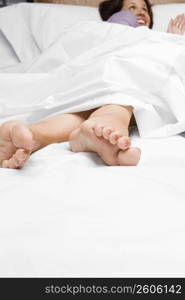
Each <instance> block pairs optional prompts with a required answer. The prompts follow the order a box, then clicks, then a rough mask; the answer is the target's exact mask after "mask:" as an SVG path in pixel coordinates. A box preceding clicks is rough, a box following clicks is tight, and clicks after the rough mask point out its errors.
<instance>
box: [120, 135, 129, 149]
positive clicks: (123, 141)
mask: <svg viewBox="0 0 185 300" xmlns="http://www.w3.org/2000/svg"><path fill="white" fill-rule="evenodd" d="M130 144H131V143H130V139H129V137H128V136H122V137H120V138H119V139H118V141H117V146H118V148H119V149H122V150H125V149H127V148H129V147H130Z"/></svg>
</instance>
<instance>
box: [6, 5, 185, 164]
mask: <svg viewBox="0 0 185 300" xmlns="http://www.w3.org/2000/svg"><path fill="white" fill-rule="evenodd" d="M122 10H124V11H123V13H125V10H126V11H129V13H128V12H127V14H126V15H123V16H122V17H124V16H125V19H124V18H121V22H120V21H119V20H120V15H119V13H118V15H114V14H115V13H117V12H119V11H122ZM100 14H101V17H102V19H103V20H108V21H109V22H116V23H123V24H128V25H130V26H147V27H149V28H151V27H152V24H153V19H152V11H151V7H150V5H149V3H148V2H147V0H117V1H116V0H109V1H105V2H103V3H102V4H101V5H100ZM112 15H114V16H113V17H112ZM110 17H112V18H110ZM167 31H168V32H170V33H176V34H183V33H184V31H185V17H184V15H179V16H177V17H176V18H175V19H174V20H171V21H170V23H169V26H168V29H167ZM132 110H133V109H132V107H129V106H121V105H110V104H109V105H104V106H102V107H99V108H97V109H94V110H91V111H85V112H80V113H70V114H63V115H58V116H56V117H52V118H49V119H47V120H44V121H40V122H37V123H34V124H31V125H29V126H27V125H24V124H22V123H20V122H17V121H8V122H5V123H4V124H2V125H1V126H0V166H1V167H3V168H21V167H23V165H24V164H25V162H26V161H27V160H28V159H29V157H30V154H31V153H32V152H35V151H37V150H39V149H41V148H43V147H45V146H47V145H49V144H52V143H59V142H65V141H70V146H71V149H72V151H74V152H87V151H88V152H96V153H98V154H99V156H100V157H101V158H102V160H103V161H104V162H105V163H106V164H107V165H111V166H117V165H122V166H135V165H137V164H138V162H139V159H140V149H138V148H133V147H131V145H130V144H131V143H130V139H129V136H128V127H129V124H130V122H131V118H132Z"/></svg>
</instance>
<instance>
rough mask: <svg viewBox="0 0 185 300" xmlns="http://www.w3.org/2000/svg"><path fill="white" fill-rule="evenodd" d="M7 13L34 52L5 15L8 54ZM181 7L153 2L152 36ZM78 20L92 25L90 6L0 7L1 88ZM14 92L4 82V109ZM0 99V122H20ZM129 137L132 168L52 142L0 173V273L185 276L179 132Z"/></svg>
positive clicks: (184, 149) (184, 164)
mask: <svg viewBox="0 0 185 300" xmlns="http://www.w3.org/2000/svg"><path fill="white" fill-rule="evenodd" d="M10 10H11V13H12V14H13V11H15V10H19V11H24V18H25V19H24V20H26V19H29V20H31V23H29V24H31V25H30V26H32V29H33V30H35V33H37V45H36V46H34V47H33V44H32V41H31V40H30V39H31V37H30V36H28V35H27V32H26V30H27V27H26V26H24V23H22V21H21V22H20V23H19V22H17V20H15V19H12V18H11V20H12V21H13V20H15V24H16V26H15V28H11V33H12V36H11V38H12V40H14V42H16V43H17V41H19V43H18V45H19V47H17V48H16V53H15V52H14V51H13V50H12V48H11V47H10V45H9V42H8V41H7V40H6V41H5V37H4V34H2V30H5V29H6V30H8V22H7V19H6V16H7V13H8V14H9V13H10ZM182 11H185V4H183V3H181V4H165V5H154V6H153V12H154V30H156V31H164V30H165V29H166V26H167V24H168V20H169V18H170V17H173V16H175V15H177V14H178V13H181V12H182ZM11 13H10V16H11ZM79 19H80V20H81V21H84V22H86V21H87V20H92V21H97V20H99V15H98V10H97V8H96V7H88V6H75V5H69V6H68V5H62V4H39V3H37V4H28V3H21V4H18V5H15V6H11V7H7V8H3V9H0V29H1V31H0V34H1V35H0V43H1V44H2V45H1V44H0V48H1V56H0V71H1V74H0V81H1V82H2V80H4V77H6V78H7V86H8V80H11V76H13V75H15V74H16V73H17V72H19V73H20V74H22V76H23V77H24V72H25V66H27V64H28V63H29V62H30V59H33V58H35V57H36V56H37V55H38V53H39V51H40V49H44V48H46V47H47V46H48V43H52V39H54V35H55V37H56V35H57V34H59V30H58V29H59V28H60V30H65V28H66V26H68V25H71V22H74V23H75V22H77V20H79ZM161 20H163V22H162V23H161ZM4 24H6V26H5V25H4ZM49 25H50V26H49ZM38 28H40V30H39V32H38ZM14 30H15V31H14ZM3 32H4V31H3ZM18 32H21V34H18ZM41 33H45V34H43V35H42V36H41ZM25 36H26V37H27V39H26V41H25V40H23V37H25ZM25 45H26V46H28V45H30V49H31V50H30V52H29V53H28V52H26V50H25ZM26 49H27V48H26ZM20 56H21V58H22V59H23V61H20ZM46 72H48V70H46ZM37 76H39V72H38V74H37ZM10 82H12V81H10ZM16 88H17V87H16V85H15V86H13V84H12V85H11V93H10V94H11V97H10V98H11V100H12V102H13V101H14V103H13V104H14V106H13V107H14V109H15V106H16V105H17V106H19V99H16V97H15V99H14V97H13V95H14V93H15V91H16ZM25 89H26V90H29V85H26V88H25ZM23 95H24V96H25V93H23ZM28 97H29V92H28ZM16 101H17V102H16ZM0 103H1V106H0V108H1V122H3V121H4V120H6V119H10V118H12V119H14V118H19V119H20V118H21V117H22V115H21V113H20V112H16V110H14V113H12V112H11V114H9V115H8V114H7V115H6V116H4V115H3V112H4V111H6V110H5V109H4V107H5V106H6V105H5V103H4V102H3V97H2V94H1V102H0ZM48 105H49V104H48ZM32 117H33V116H32ZM40 117H42V116H40ZM32 120H34V119H32ZM131 136H132V140H133V141H135V142H137V143H139V144H142V149H143V156H142V163H141V164H139V165H138V166H137V167H110V166H105V165H104V163H103V162H102V160H101V159H100V158H99V157H98V156H97V155H96V154H95V153H73V152H71V151H70V148H69V144H68V143H61V144H52V145H49V146H47V147H45V148H43V149H41V150H39V151H37V152H35V153H33V154H32V156H31V158H30V160H29V161H28V162H27V164H26V165H25V167H24V168H23V169H21V170H11V169H0V182H1V185H0V243H1V247H0V277H184V276H185V255H184V253H185V218H184V212H185V189H184V178H185V138H184V134H183V133H182V134H176V135H173V136H170V137H164V138H149V139H142V138H141V137H139V135H138V131H137V129H136V128H133V129H132V132H131Z"/></svg>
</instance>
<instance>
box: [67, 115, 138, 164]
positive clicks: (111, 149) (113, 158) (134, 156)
mask: <svg viewBox="0 0 185 300" xmlns="http://www.w3.org/2000/svg"><path fill="white" fill-rule="evenodd" d="M70 146H71V150H72V151H73V152H97V153H98V154H99V156H100V157H101V158H102V160H103V161H104V162H105V163H106V164H107V165H110V166H136V165H137V164H138V162H139V159H140V155H141V151H140V149H139V148H130V139H129V137H128V136H127V135H124V134H123V133H122V132H121V131H118V130H114V129H113V128H111V127H108V126H104V125H102V124H100V122H99V121H98V122H97V120H91V119H90V120H87V121H85V122H84V123H83V124H82V125H81V127H80V128H78V129H75V130H74V131H73V132H72V134H71V136H70Z"/></svg>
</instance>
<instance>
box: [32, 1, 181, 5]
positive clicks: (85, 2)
mask: <svg viewBox="0 0 185 300" xmlns="http://www.w3.org/2000/svg"><path fill="white" fill-rule="evenodd" d="M34 2H43V3H57V4H60V3H61V4H73V5H86V6H94V7H98V5H99V4H100V3H101V2H103V0H34ZM149 2H150V3H151V4H152V5H158V4H170V3H185V0H149Z"/></svg>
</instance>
